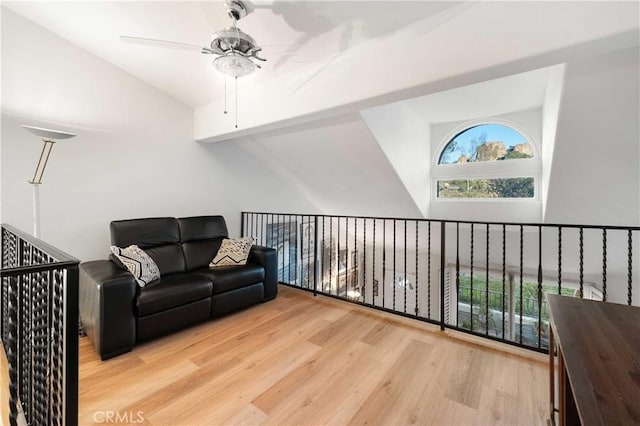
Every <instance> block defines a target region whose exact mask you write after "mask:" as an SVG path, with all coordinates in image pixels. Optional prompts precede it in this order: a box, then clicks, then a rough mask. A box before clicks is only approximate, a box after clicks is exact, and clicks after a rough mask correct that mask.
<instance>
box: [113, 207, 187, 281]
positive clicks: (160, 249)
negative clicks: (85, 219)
mask: <svg viewBox="0 0 640 426" xmlns="http://www.w3.org/2000/svg"><path fill="white" fill-rule="evenodd" d="M110 229H111V244H112V245H114V246H118V247H128V246H130V245H132V244H135V245H137V246H138V247H140V248H141V249H143V250H144V251H145V252H146V253H147V254H148V255H149V256H150V257H151V258H152V259H153V261H154V262H155V263H156V265H158V269H160V275H167V274H173V273H176V272H185V270H186V265H185V260H184V255H183V253H182V248H181V246H180V229H179V228H178V223H177V221H176V219H175V218H172V217H158V218H149V219H129V220H114V221H113V222H111V225H110Z"/></svg>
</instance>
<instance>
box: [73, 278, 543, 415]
mask: <svg viewBox="0 0 640 426" xmlns="http://www.w3.org/2000/svg"><path fill="white" fill-rule="evenodd" d="M79 348H80V393H79V396H80V404H79V405H80V424H83V425H84V424H93V423H94V420H92V419H93V415H94V414H95V413H96V411H99V410H116V411H119V412H120V413H130V414H135V413H137V412H139V411H141V412H142V413H143V414H144V421H143V423H141V424H144V425H150V426H154V425H201V424H202V425H217V424H225V425H234V424H237V425H242V424H251V425H267V424H271V425H274V424H277V425H302V424H304V425H310V424H313V425H324V424H330V425H341V424H375V425H400V424H419V425H458V424H470V425H486V424H503V425H516V424H518V425H519V424H522V425H535V424H543V423H545V422H546V418H545V416H546V411H547V398H548V395H547V390H546V385H547V380H548V378H547V370H546V365H545V364H544V362H536V361H532V360H531V359H527V358H525V357H522V356H519V355H517V354H511V353H507V352H502V351H500V350H499V349H500V346H499V345H496V344H495V343H492V345H491V347H489V348H486V347H484V346H482V345H479V344H478V343H475V342H469V341H465V340H460V339H456V338H455V334H453V333H451V332H450V331H447V332H446V333H442V332H440V331H439V330H438V329H437V328H435V327H429V325H425V326H423V325H422V324H421V323H418V322H416V325H415V326H414V325H413V323H412V322H409V321H407V320H406V319H398V320H396V319H395V318H394V317H391V316H389V315H387V314H382V313H379V312H376V311H371V310H367V309H365V308H361V307H358V306H355V305H350V304H346V303H344V302H339V301H335V300H333V299H329V298H323V297H313V295H311V294H309V293H306V292H301V291H298V290H295V289H290V288H286V287H285V288H281V290H280V294H279V296H278V298H276V299H275V300H274V301H271V302H268V303H264V304H260V305H257V306H255V307H252V308H250V309H247V310H244V311H242V312H239V313H236V314H232V315H229V316H226V317H224V318H221V319H218V320H213V321H209V322H207V323H204V324H201V325H198V326H196V327H192V328H191V329H188V330H184V331H182V332H179V333H175V334H172V335H170V336H166V337H164V338H162V339H157V340H155V341H153V342H150V343H148V344H145V345H141V346H137V347H135V348H134V349H133V351H132V352H130V353H127V354H124V355H121V356H119V357H116V358H114V359H112V360H109V361H106V362H102V361H100V359H99V357H98V356H97V355H96V353H95V351H94V350H93V347H92V346H91V344H90V342H89V341H88V339H86V338H82V339H80V345H79Z"/></svg>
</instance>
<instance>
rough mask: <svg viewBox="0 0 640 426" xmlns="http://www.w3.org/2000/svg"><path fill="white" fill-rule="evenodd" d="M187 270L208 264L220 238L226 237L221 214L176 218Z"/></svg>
mask: <svg viewBox="0 0 640 426" xmlns="http://www.w3.org/2000/svg"><path fill="white" fill-rule="evenodd" d="M177 222H178V226H179V228H180V237H181V239H182V250H183V252H184V258H185V262H186V268H187V270H188V271H193V270H194V269H199V268H204V267H208V266H209V262H211V259H213V257H214V256H215V255H216V253H217V252H218V249H219V248H220V244H222V240H223V239H225V238H227V237H228V235H229V234H228V231H227V224H226V222H225V221H224V218H223V217H222V216H196V217H184V218H180V219H178V220H177Z"/></svg>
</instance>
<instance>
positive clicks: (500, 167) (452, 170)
mask: <svg viewBox="0 0 640 426" xmlns="http://www.w3.org/2000/svg"><path fill="white" fill-rule="evenodd" d="M483 124H499V125H502V126H506V127H510V128H512V129H513V130H515V131H516V132H518V133H520V134H521V135H522V136H523V137H524V138H525V140H526V142H527V143H528V144H529V145H530V146H531V149H532V151H533V157H532V158H518V159H512V160H508V161H482V162H477V163H465V164H439V161H440V157H441V156H442V153H443V151H444V149H445V148H446V147H447V145H449V143H450V142H451V141H452V140H453V139H454V138H455V137H456V136H458V135H459V134H460V133H463V132H465V131H466V130H468V129H470V128H472V127H477V126H481V125H483ZM541 171H542V162H541V155H540V145H539V141H537V140H535V139H534V138H533V137H532V136H531V134H530V133H529V132H527V130H526V129H524V128H523V127H522V126H520V125H519V124H518V123H514V122H513V121H509V120H504V119H500V118H487V119H480V120H472V121H467V122H465V123H463V124H461V125H459V126H456V127H455V128H453V129H452V130H451V131H450V132H449V133H447V135H446V136H445V137H444V138H443V139H442V140H441V141H440V143H439V144H438V148H437V150H436V151H435V155H434V156H433V161H432V167H431V185H432V187H431V199H432V201H438V202H540V188H541V182H540V179H541ZM521 177H531V178H533V198H439V197H438V181H439V180H450V179H492V178H521Z"/></svg>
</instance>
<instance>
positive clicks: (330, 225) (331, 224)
mask: <svg viewBox="0 0 640 426" xmlns="http://www.w3.org/2000/svg"><path fill="white" fill-rule="evenodd" d="M329 247H330V250H329V294H331V287H333V216H329ZM336 296H337V293H336Z"/></svg>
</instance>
